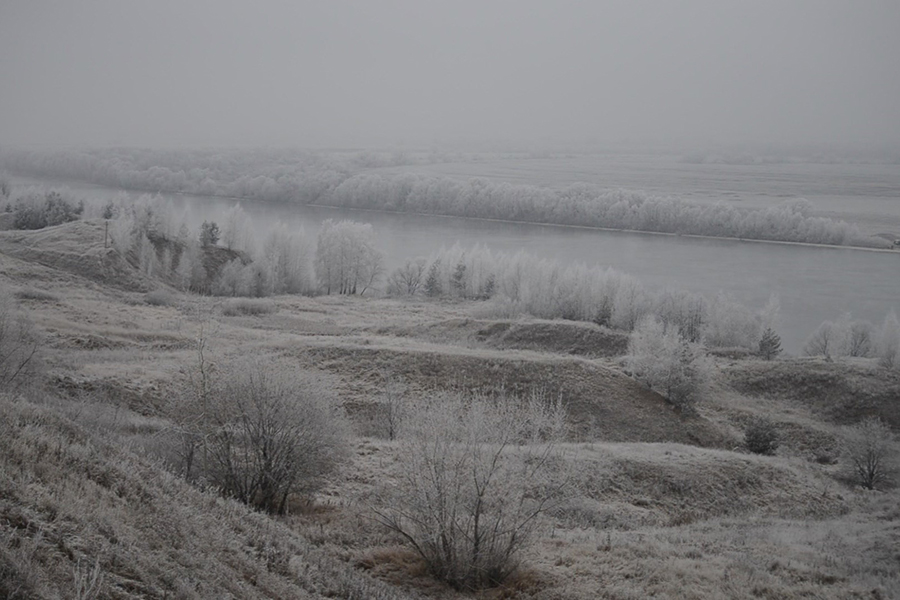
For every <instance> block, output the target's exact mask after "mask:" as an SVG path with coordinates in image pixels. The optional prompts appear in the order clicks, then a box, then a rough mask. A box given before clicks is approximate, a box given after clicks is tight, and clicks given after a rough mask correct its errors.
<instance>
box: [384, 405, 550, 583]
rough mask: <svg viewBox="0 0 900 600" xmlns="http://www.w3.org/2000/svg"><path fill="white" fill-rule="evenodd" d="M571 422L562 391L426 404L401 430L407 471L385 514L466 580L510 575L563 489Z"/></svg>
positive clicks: (433, 560)
mask: <svg viewBox="0 0 900 600" xmlns="http://www.w3.org/2000/svg"><path fill="white" fill-rule="evenodd" d="M564 424H565V411H564V409H563V408H562V405H561V403H560V401H559V400H558V399H556V400H552V399H549V398H546V397H544V396H543V395H539V394H538V395H535V396H534V397H533V399H532V400H518V401H517V399H515V398H501V399H499V400H498V399H490V398H486V397H483V396H474V397H473V396H465V395H462V394H457V395H452V396H442V397H436V398H432V399H429V400H426V401H423V402H421V403H419V404H417V405H416V406H415V407H414V408H413V409H412V410H411V411H410V413H409V414H408V416H407V418H406V420H405V421H404V427H403V429H402V431H401V447H400V461H399V464H401V465H402V472H401V474H400V481H399V482H398V485H397V486H396V487H394V488H392V490H391V492H390V496H389V498H388V499H387V505H386V506H387V508H381V509H377V510H376V515H377V518H378V519H379V520H380V521H381V523H383V524H384V525H386V526H387V527H388V528H390V529H391V530H393V531H395V532H397V533H398V534H399V535H400V536H401V537H402V538H403V539H404V540H405V541H406V543H407V544H408V545H409V546H410V547H411V548H412V549H413V550H414V551H415V552H417V553H418V554H419V556H421V557H422V559H423V560H424V561H425V563H426V564H427V565H428V568H429V570H430V571H431V573H432V574H433V575H434V576H435V577H437V578H438V579H440V580H442V581H445V582H447V583H449V584H450V585H452V586H454V587H456V588H457V589H465V590H474V589H479V588H483V587H487V586H491V585H496V584H498V583H502V582H503V581H504V580H505V579H506V578H507V577H509V576H510V575H511V574H512V573H513V572H515V571H516V569H517V568H518V566H519V562H518V555H519V552H520V551H521V549H522V548H523V547H524V546H525V545H526V544H527V542H528V540H529V536H530V535H531V534H532V532H533V531H534V529H535V527H536V525H537V518H538V516H539V515H540V514H541V513H542V512H544V510H546V508H547V507H548V504H549V503H551V502H553V501H554V500H555V499H558V497H559V496H558V494H557V493H556V492H559V490H560V488H561V486H562V484H561V479H554V476H559V475H560V473H559V472H560V469H559V468H558V466H557V464H556V461H555V460H554V458H555V456H556V450H557V444H556V442H557V441H558V440H560V439H561V436H562V434H563V431H564ZM563 479H564V478H563ZM534 488H539V489H540V493H534V491H533V490H534Z"/></svg>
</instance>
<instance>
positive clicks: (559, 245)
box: [12, 177, 900, 354]
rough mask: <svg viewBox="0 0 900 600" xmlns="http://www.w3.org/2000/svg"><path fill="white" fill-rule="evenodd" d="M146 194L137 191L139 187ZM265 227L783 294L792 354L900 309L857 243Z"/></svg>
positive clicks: (396, 254) (220, 207)
mask: <svg viewBox="0 0 900 600" xmlns="http://www.w3.org/2000/svg"><path fill="white" fill-rule="evenodd" d="M12 182H13V184H14V185H27V184H35V183H42V184H44V185H56V186H61V185H65V186H66V187H68V188H69V189H71V190H72V191H73V192H76V193H77V194H78V195H82V196H84V197H85V198H91V199H98V200H103V199H105V198H109V197H112V196H114V195H116V194H119V193H121V192H120V191H119V190H114V189H110V188H102V187H97V186H91V185H89V184H84V183H79V182H59V181H37V180H34V179H28V178H22V177H14V178H12ZM130 195H132V196H136V195H137V194H135V193H130ZM163 196H164V197H165V198H168V199H170V200H172V202H173V203H175V204H176V206H184V207H185V208H186V209H187V211H188V212H187V217H186V218H187V221H188V224H189V225H190V226H192V227H195V228H196V226H197V225H198V224H199V223H200V222H202V221H203V220H216V219H217V218H220V216H221V214H222V213H223V212H224V211H225V210H226V209H227V208H228V207H230V206H232V205H233V204H234V203H235V202H236V201H235V200H233V199H225V198H210V197H204V196H187V195H176V194H168V195H167V194H163ZM242 206H243V207H244V209H245V210H246V211H247V213H248V214H249V215H250V216H251V217H252V218H253V221H254V225H255V227H256V228H257V230H258V231H260V232H263V231H265V230H266V229H267V228H269V227H272V226H273V225H275V224H277V223H285V224H287V225H288V226H290V227H302V228H303V229H304V231H306V232H307V233H309V234H310V235H314V234H315V232H316V230H317V229H318V227H319V225H320V224H321V223H322V221H323V220H325V219H328V218H332V219H353V220H357V221H364V222H368V223H371V224H372V226H373V227H374V230H375V234H376V238H377V242H378V244H379V246H380V247H381V249H382V250H383V251H384V253H385V257H386V263H387V266H388V268H389V269H390V268H393V267H395V266H397V265H398V264H399V263H402V262H403V261H404V260H405V259H407V258H415V257H417V256H428V255H429V254H431V253H433V252H434V251H436V250H438V249H439V248H440V247H441V246H451V245H453V244H455V243H460V244H462V245H463V246H464V247H465V246H472V245H475V244H478V243H481V244H484V245H486V246H487V247H488V248H490V249H492V250H494V251H503V252H517V251H519V250H526V251H528V252H530V253H532V254H535V255H538V256H540V257H545V258H550V259H555V260H559V261H563V262H581V263H585V264H588V265H598V266H604V267H605V266H610V267H613V268H615V269H618V270H620V271H623V272H625V273H629V274H631V275H634V276H636V277H638V278H639V279H640V280H641V281H642V282H643V283H644V284H645V285H646V286H647V287H648V288H650V289H661V288H666V287H669V288H676V289H687V290H691V291H693V292H699V293H702V294H704V295H706V296H708V297H712V296H714V295H715V294H716V293H718V292H719V291H724V292H726V293H728V294H730V295H732V296H733V297H734V298H735V299H736V300H738V301H740V302H741V303H743V304H745V305H747V306H748V307H750V308H752V309H754V310H756V309H759V308H761V307H762V306H763V305H765V303H766V301H767V300H768V298H769V296H770V294H772V293H774V294H777V295H778V297H779V298H780V301H781V324H780V327H779V333H780V335H781V338H782V345H783V346H784V348H785V351H786V352H789V353H793V354H797V353H799V352H800V350H801V348H802V346H803V343H804V341H805V340H806V338H807V337H808V336H809V335H810V334H811V333H812V332H813V330H814V329H815V328H816V327H817V326H818V325H819V324H820V323H822V322H823V321H825V320H834V319H836V318H838V317H839V316H840V315H841V314H842V313H844V312H849V313H851V314H852V316H853V317H854V318H859V319H868V320H870V321H872V322H873V323H874V324H876V325H880V323H881V321H882V319H883V318H884V316H885V315H886V314H887V313H888V312H889V311H890V310H894V311H895V312H897V313H900V255H898V253H896V252H871V251H866V250H855V249H847V248H832V247H817V246H802V245H784V244H769V243H757V242H745V241H739V240H722V239H709V238H693V237H682V236H669V235H654V234H645V233H634V232H616V231H598V230H592V229H580V228H572V227H557V226H548V225H532V224H522V223H508V222H497V221H482V220H476V219H463V218H457V217H436V216H426V215H408V214H396V213H383V212H374V211H358V210H347V209H334V208H325V207H308V206H297V205H284V204H264V203H258V202H254V201H250V200H247V201H244V202H242Z"/></svg>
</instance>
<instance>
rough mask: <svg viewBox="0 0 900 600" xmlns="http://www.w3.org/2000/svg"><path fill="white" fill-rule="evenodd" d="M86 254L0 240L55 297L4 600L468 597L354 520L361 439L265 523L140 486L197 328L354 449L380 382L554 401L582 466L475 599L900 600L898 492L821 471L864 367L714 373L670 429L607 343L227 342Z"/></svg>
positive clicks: (201, 307) (505, 323)
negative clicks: (290, 373)
mask: <svg viewBox="0 0 900 600" xmlns="http://www.w3.org/2000/svg"><path fill="white" fill-rule="evenodd" d="M97 232H98V231H97V228H96V226H95V225H93V224H91V223H89V222H88V223H80V224H70V225H68V226H63V227H61V228H55V229H48V230H46V231H44V232H33V233H30V234H24V233H18V232H5V233H2V234H0V286H4V287H6V286H9V289H34V290H38V291H39V292H40V294H49V295H52V296H54V297H56V298H57V299H58V301H49V300H42V299H38V298H32V299H26V300H24V301H23V302H22V304H23V306H25V307H26V308H27V309H28V311H29V316H30V317H31V318H32V320H33V321H34V322H35V324H36V325H37V326H38V328H39V329H40V330H41V331H42V332H43V335H44V339H45V355H46V356H45V358H46V364H47V368H48V371H49V384H50V389H51V390H52V391H53V392H54V394H55V396H56V397H51V396H47V397H46V398H43V399H42V403H40V404H36V403H34V402H31V403H29V402H24V401H17V402H12V401H10V400H9V399H2V400H0V415H2V416H0V597H4V596H9V597H15V596H14V594H18V595H19V596H21V597H40V598H59V597H70V596H71V593H72V590H73V589H74V583H75V581H76V576H79V577H81V578H86V577H88V576H89V575H91V572H92V569H93V567H94V565H95V564H99V565H100V572H101V574H102V586H103V587H102V590H101V593H100V597H111V598H136V597H160V598H162V597H174V598H178V597H180V598H195V597H196V598H200V597H204V598H205V597H224V596H228V595H231V596H232V597H241V598H244V597H247V598H254V597H273V598H274V597H336V598H369V597H374V598H378V597H385V598H387V597H404V595H413V596H416V595H419V596H425V597H429V598H440V599H447V600H456V599H458V598H462V597H465V596H463V595H460V594H459V593H457V592H454V591H452V590H449V589H447V588H446V587H444V586H441V585H438V584H435V583H434V582H433V581H432V580H431V579H430V578H429V577H427V576H426V575H424V574H423V572H422V569H421V564H420V563H418V562H417V560H416V559H415V558H414V557H412V556H411V555H409V553H407V552H405V551H403V550H400V549H399V548H400V540H398V539H397V538H396V536H394V535H393V534H391V533H390V532H387V531H385V530H384V529H382V528H380V527H378V526H377V524H376V523H375V522H374V521H373V520H372V519H371V512H370V509H371V507H372V506H374V505H376V504H377V503H378V502H379V501H380V500H379V499H380V498H381V497H382V496H381V494H380V492H379V490H380V489H381V487H382V486H384V485H390V484H391V481H392V480H393V478H394V477H396V476H397V472H398V471H397V469H398V465H397V463H396V460H397V453H396V445H395V444H394V443H392V442H387V441H380V440H374V439H367V438H357V439H356V441H355V454H354V458H353V460H352V461H351V462H350V463H349V464H348V465H346V466H345V467H344V468H343V469H342V470H341V471H340V473H339V474H338V475H336V476H334V477H333V478H332V479H331V480H330V481H329V482H328V484H327V486H326V487H325V489H324V490H322V491H321V492H320V493H319V494H318V495H317V496H316V498H315V499H314V501H313V502H312V503H309V504H306V503H295V504H294V506H293V507H292V512H293V513H294V514H293V515H292V516H290V517H288V518H286V519H283V520H273V519H271V518H269V517H265V516H263V515H259V514H254V513H251V512H249V511H248V510H247V509H246V508H244V507H243V506H240V505H238V504H236V503H234V502H230V501H226V500H222V499H221V498H219V497H218V496H216V495H215V494H212V493H206V492H203V491H199V490H197V489H194V488H192V487H190V486H188V485H187V484H186V483H184V482H183V481H181V480H180V479H178V478H177V477H175V476H173V475H171V474H170V473H168V472H167V471H166V470H165V469H163V468H162V467H161V465H162V464H164V462H165V460H166V458H167V457H166V452H167V448H168V447H169V446H168V441H167V435H169V432H170V431H171V425H170V423H169V421H168V419H167V418H166V410H167V402H166V401H167V398H168V397H169V396H170V391H171V387H170V386H172V385H173V382H174V381H175V380H176V379H177V378H178V377H180V376H181V372H182V370H183V368H184V367H185V365H188V364H191V361H192V360H194V359H195V352H194V347H195V343H196V338H197V335H198V333H199V327H200V323H204V327H205V328H206V329H205V331H206V333H207V334H208V335H209V336H210V341H211V343H212V344H213V346H214V347H215V348H216V351H217V356H216V360H220V359H221V360H224V359H227V358H229V357H233V356H241V355H244V356H246V355H253V356H257V357H270V358H272V359H283V360H287V361H289V362H290V363H291V364H293V365H296V366H297V367H298V368H308V369H318V370H320V371H324V372H325V373H327V374H328V375H329V376H330V380H329V381H330V383H329V385H331V386H332V387H333V389H334V390H335V392H336V393H337V394H339V395H340V396H341V398H342V399H343V401H344V404H345V406H347V407H348V408H349V409H351V410H353V411H355V414H356V417H357V420H358V422H359V423H360V424H361V425H363V424H367V423H368V424H371V423H373V422H374V420H375V419H376V417H377V415H378V411H379V410H380V408H381V405H380V404H379V403H380V400H381V396H380V395H381V394H382V392H383V391H384V386H385V374H389V375H391V376H392V377H394V378H396V379H397V380H398V381H400V382H401V383H402V384H403V385H404V388H403V389H404V391H403V395H402V398H403V399H404V400H411V399H414V398H416V397H418V396H420V395H422V394H428V393H431V392H434V391H441V390H447V389H479V390H483V391H494V392H499V391H500V390H504V391H506V392H516V391H528V390H530V389H535V388H536V389H543V390H545V391H547V392H549V393H551V394H555V393H561V394H562V396H563V399H564V401H565V402H566V403H567V405H568V408H569V410H570V420H571V423H572V425H573V432H574V436H573V440H580V441H581V442H582V443H574V442H573V443H570V444H568V445H566V446H565V451H566V452H565V455H564V458H563V459H562V461H561V462H560V464H559V470H560V472H564V473H568V474H570V476H569V478H570V485H569V494H568V495H567V497H566V501H565V502H564V503H562V504H560V505H559V506H557V507H556V508H555V510H554V511H553V512H551V513H549V514H547V515H545V517H544V520H543V521H542V523H541V527H540V531H541V535H540V537H539V539H538V541H537V543H536V544H535V545H534V546H532V547H531V548H529V549H527V550H526V552H525V554H524V555H523V559H524V564H525V565H526V566H527V568H526V569H525V570H523V571H522V572H521V573H520V574H519V576H518V577H519V579H517V580H516V581H515V582H514V583H513V584H512V585H510V586H509V587H508V588H506V589H497V590H490V591H488V592H485V593H484V594H482V595H481V596H480V597H482V598H533V599H535V600H536V599H550V598H560V599H561V598H567V599H568V598H585V599H588V598H616V599H628V598H634V599H637V598H647V597H660V598H698V599H700V598H703V599H710V598H773V599H774V598H804V597H806V598H809V597H815V598H835V599H838V598H841V599H843V598H884V599H887V598H892V597H900V562H898V560H900V556H898V554H897V550H896V549H897V548H898V547H900V525H898V524H900V510H898V508H897V507H898V506H900V496H898V494H900V491H898V490H896V489H895V490H892V491H888V492H878V493H863V492H860V491H859V490H856V489H853V488H850V487H847V486H846V484H845V482H844V481H843V480H841V479H840V477H838V474H839V472H840V465H837V464H831V463H832V462H833V461H834V460H836V459H838V458H839V455H838V452H837V449H838V444H837V438H836V427H835V424H836V423H842V422H844V421H847V420H850V421H852V420H856V419H857V418H859V417H861V416H865V415H868V414H877V415H880V416H881V417H882V418H883V419H885V420H886V421H887V422H889V423H892V425H893V426H894V427H895V429H896V428H897V427H898V426H900V421H898V414H897V411H898V410H900V405H898V404H897V402H896V399H897V398H898V397H900V380H898V378H897V376H896V375H895V374H893V373H891V372H888V371H886V370H883V369H878V368H877V367H875V366H874V363H871V362H870V361H851V362H836V363H825V362H824V361H817V360H779V361H772V362H763V361H756V360H752V359H751V360H738V361H734V360H728V359H727V358H719V359H717V365H718V373H719V375H718V376H717V381H716V382H714V385H713V386H712V388H711V393H710V394H709V395H708V396H707V397H706V398H705V399H704V400H703V401H702V402H700V404H699V405H698V407H697V411H698V414H696V415H691V416H684V415H679V414H677V413H675V412H674V411H672V410H671V408H670V406H669V405H668V404H667V403H665V401H663V400H662V399H661V398H660V397H659V396H658V395H656V394H655V393H653V392H650V391H649V390H647V389H645V388H644V387H643V386H641V385H639V384H637V383H636V382H635V381H633V380H632V379H631V378H629V377H627V376H626V375H624V374H623V373H622V371H621V369H620V368H619V367H618V365H617V364H616V362H615V360H612V359H611V358H612V357H614V356H615V355H616V354H618V353H619V352H620V351H619V349H618V345H617V344H619V342H620V340H618V334H616V333H615V332H607V331H605V330H603V329H601V328H597V327H594V326H592V325H580V324H572V323H566V322H562V321H559V322H557V321H540V320H530V319H521V320H491V319H486V318H484V317H483V316H481V315H479V310H480V309H481V308H482V306H481V305H480V304H479V303H465V302H460V303H442V302H428V301H419V300H413V301H397V300H388V299H369V298H347V297H320V298H303V297H278V298H274V299H272V300H270V301H268V302H270V303H271V306H274V307H275V308H277V311H276V312H269V313H265V314H259V315H256V316H240V317H231V318H227V319H222V318H220V315H221V311H220V307H221V304H216V303H215V302H209V301H206V300H198V299H196V298H192V297H190V296H184V297H179V299H178V302H176V303H174V304H168V303H162V304H161V305H158V306H157V305H148V304H147V303H146V301H145V295H144V292H145V290H146V289H149V288H146V287H142V286H143V284H144V283H146V282H144V281H143V280H141V279H140V277H138V278H137V279H133V278H132V275H128V274H126V275H123V277H124V279H122V280H121V281H118V282H116V283H113V282H112V281H110V279H111V278H116V277H119V276H120V275H122V274H121V273H118V272H117V271H116V269H115V266H116V264H118V263H116V262H115V259H114V258H108V260H107V259H104V260H106V262H104V261H103V260H99V259H98V258H97V256H96V255H92V254H91V252H94V251H95V250H97V248H98V243H99V249H100V250H102V237H100V238H99V240H100V241H99V242H98V241H97V240H95V239H94V237H95V234H96V233H97ZM100 233H102V232H100ZM79 244H83V247H84V248H86V249H87V250H86V251H85V250H83V249H82V250H80V251H79ZM12 254H14V255H15V256H12ZM91 256H93V259H92V260H93V262H91V260H89V259H90V257H91ZM101 258H102V257H101ZM123 268H124V266H123ZM128 268H129V269H130V267H128ZM132 271H133V270H132ZM151 283H154V285H156V284H155V282H151ZM759 415H766V416H768V417H769V418H770V419H771V420H772V421H773V423H774V425H775V428H776V429H777V431H778V433H779V435H780V439H781V440H782V443H781V446H780V447H779V449H778V451H777V455H776V456H773V457H767V456H756V455H750V454H746V453H743V452H739V451H731V450H740V447H741V442H742V438H743V429H744V426H745V425H746V423H748V422H749V421H750V420H752V419H753V418H755V417H756V416H759ZM147 457H154V458H153V459H152V460H150V459H148V458H147ZM817 461H818V462H817ZM98 561H99V563H98ZM373 578H374V579H373ZM375 580H381V581H380V582H379V581H375ZM4 586H5V587H4Z"/></svg>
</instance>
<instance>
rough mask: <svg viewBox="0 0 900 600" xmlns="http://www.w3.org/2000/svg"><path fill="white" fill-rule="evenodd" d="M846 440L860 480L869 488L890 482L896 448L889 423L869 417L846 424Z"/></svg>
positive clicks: (847, 453) (852, 469) (846, 447)
mask: <svg viewBox="0 0 900 600" xmlns="http://www.w3.org/2000/svg"><path fill="white" fill-rule="evenodd" d="M843 441H844V453H845V454H846V456H847V459H848V460H849V462H850V465H849V466H850V469H851V472H852V475H853V477H854V479H855V480H856V481H857V483H859V484H860V485H861V486H863V487H864V488H866V489H870V490H873V489H875V488H876V487H878V486H879V485H881V484H884V483H888V481H889V480H890V478H891V477H892V476H893V474H894V467H895V465H894V462H895V459H896V452H897V449H896V445H895V441H894V434H893V432H892V431H891V429H890V427H888V426H887V425H886V424H885V423H884V422H883V421H882V420H881V419H879V418H877V417H870V418H868V419H866V420H864V421H862V422H860V423H859V424H857V425H855V426H853V427H849V428H847V430H846V432H845V433H844V440H843Z"/></svg>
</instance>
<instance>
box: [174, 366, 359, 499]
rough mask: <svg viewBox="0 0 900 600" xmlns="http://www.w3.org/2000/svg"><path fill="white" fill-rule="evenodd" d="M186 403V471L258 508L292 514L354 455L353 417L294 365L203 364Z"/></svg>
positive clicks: (181, 407) (182, 405)
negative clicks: (292, 504)
mask: <svg viewBox="0 0 900 600" xmlns="http://www.w3.org/2000/svg"><path fill="white" fill-rule="evenodd" d="M203 361H204V359H203V358H202V354H201V363H200V364H201V366H200V367H199V368H198V370H197V371H196V372H195V373H194V375H196V377H192V379H191V381H192V383H191V384H189V385H188V386H186V388H185V393H184V394H183V395H182V398H181V399H180V401H179V403H178V411H179V421H180V422H181V423H182V434H183V437H184V439H185V441H186V442H187V445H186V448H189V453H188V454H187V455H186V456H185V458H186V460H187V464H185V465H184V467H185V468H184V471H185V473H186V474H187V475H188V477H190V478H196V479H199V480H200V481H203V482H205V483H207V484H209V485H212V486H214V487H216V488H218V489H219V490H220V491H221V492H222V493H223V494H224V495H226V496H229V497H233V498H236V499H238V500H240V501H242V502H244V503H246V504H248V505H251V506H253V507H255V508H257V509H260V510H264V511H267V512H270V513H274V514H282V513H284V512H285V510H286V507H287V503H288V500H289V498H290V496H291V495H292V494H308V493H311V492H312V491H314V490H316V489H317V488H318V487H319V485H320V484H321V482H322V478H323V477H324V476H325V475H327V474H328V473H330V472H331V471H332V470H333V469H334V468H335V467H336V466H337V465H338V464H339V462H340V461H341V459H342V458H344V456H345V455H346V452H347V442H346V439H347V438H346V425H345V419H344V417H343V415H342V414H341V412H340V411H339V409H338V408H337V405H336V403H335V402H334V401H333V398H332V397H331V395H330V394H329V393H328V388H327V386H325V385H323V384H321V383H319V382H317V381H316V380H315V379H312V378H311V377H310V376H306V375H303V374H298V373H296V372H294V371H292V370H291V368H290V367H288V366H286V365H278V364H275V365H266V366H264V365H262V364H261V363H253V362H243V363H235V364H229V365H221V366H220V367H219V368H213V367H212V365H211V363H209V362H208V361H207V362H203Z"/></svg>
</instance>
